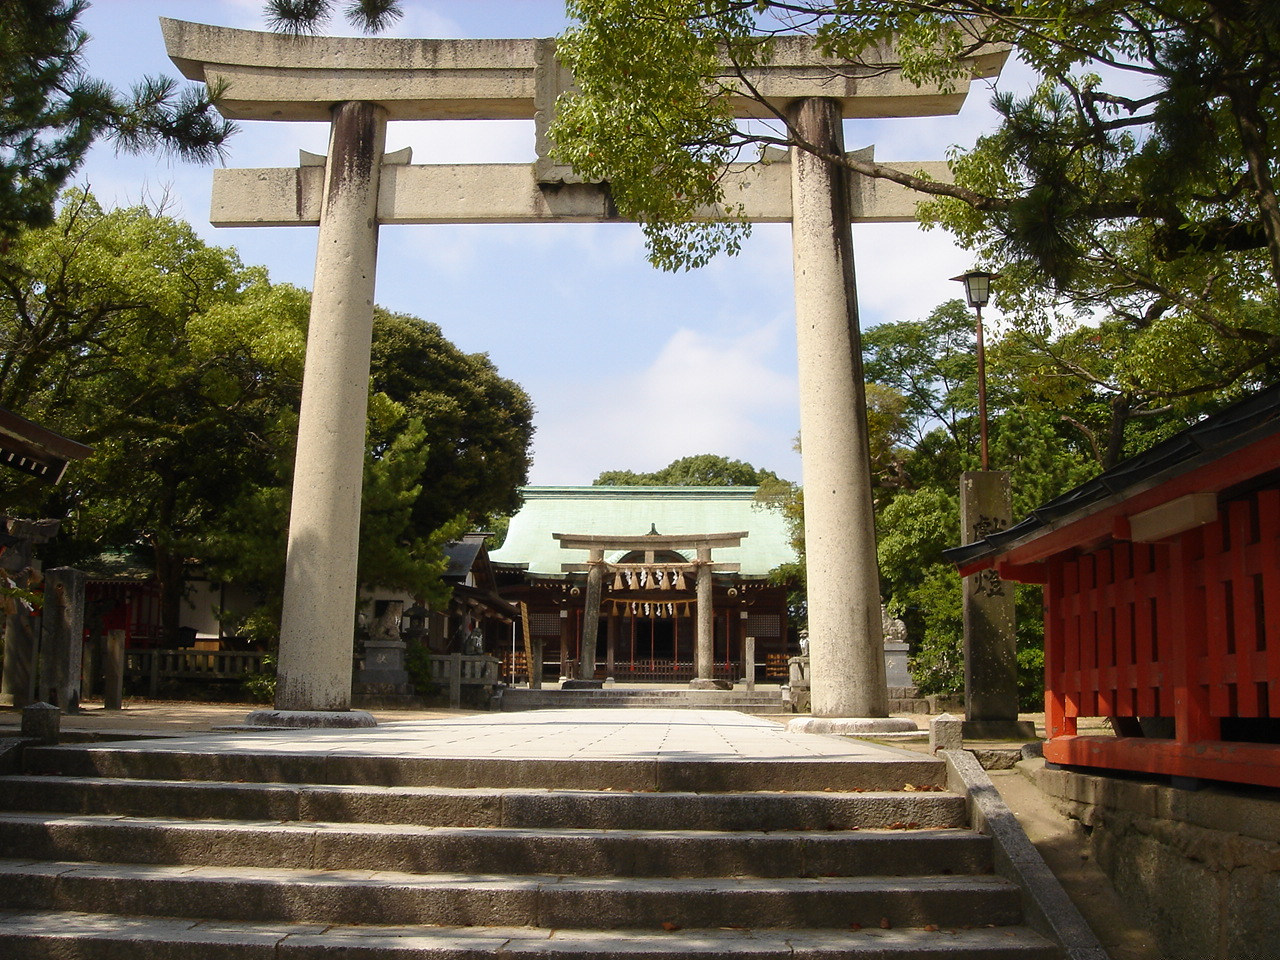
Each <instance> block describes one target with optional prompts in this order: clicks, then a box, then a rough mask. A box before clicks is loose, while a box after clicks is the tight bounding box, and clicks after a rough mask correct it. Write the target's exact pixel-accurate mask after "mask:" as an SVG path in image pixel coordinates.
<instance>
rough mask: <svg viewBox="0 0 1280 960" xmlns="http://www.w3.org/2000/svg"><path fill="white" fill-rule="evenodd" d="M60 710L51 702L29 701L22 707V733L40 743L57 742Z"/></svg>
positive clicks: (60, 716) (60, 723) (60, 717)
mask: <svg viewBox="0 0 1280 960" xmlns="http://www.w3.org/2000/svg"><path fill="white" fill-rule="evenodd" d="M61 728H62V711H61V710H59V709H58V708H57V707H55V706H54V705H53V704H52V703H30V704H27V706H25V707H23V708H22V735H23V736H24V737H27V738H29V739H31V740H39V741H40V742H41V743H57V742H58V734H59V733H60V731H61Z"/></svg>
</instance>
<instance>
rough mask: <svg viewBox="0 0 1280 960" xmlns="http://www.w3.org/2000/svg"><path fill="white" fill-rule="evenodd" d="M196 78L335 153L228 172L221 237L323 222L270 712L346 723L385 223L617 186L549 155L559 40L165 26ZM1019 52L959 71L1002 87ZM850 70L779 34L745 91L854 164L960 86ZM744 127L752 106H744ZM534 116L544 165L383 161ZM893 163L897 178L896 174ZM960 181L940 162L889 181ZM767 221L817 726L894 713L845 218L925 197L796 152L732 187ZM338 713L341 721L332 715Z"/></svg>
mask: <svg viewBox="0 0 1280 960" xmlns="http://www.w3.org/2000/svg"><path fill="white" fill-rule="evenodd" d="M161 24H162V28H163V32H164V38H165V45H166V48H167V51H168V53H169V56H170V57H171V58H172V60H173V62H174V63H175V64H176V65H177V66H178V68H179V69H180V70H181V71H182V73H183V74H184V75H185V76H187V77H188V78H190V79H193V80H202V81H205V82H206V83H208V84H209V85H210V86H211V87H214V88H216V87H218V86H222V87H223V88H224V89H223V93H222V94H221V96H220V97H219V100H218V109H219V110H220V111H221V112H222V114H223V115H224V116H226V117H228V118H229V119H234V120H292V121H325V122H328V123H330V146H329V152H328V156H327V157H324V158H319V157H306V156H304V158H303V163H302V165H301V166H300V167H298V168H296V169H260V170H218V171H215V174H214V184H213V211H212V216H211V220H212V222H213V223H214V224H215V225H218V226H319V228H320V232H319V239H318V249H317V252H316V272H315V283H314V290H313V292H312V301H311V321H310V333H309V335H308V338H307V355H306V367H305V373H304V377H303V391H302V409H301V414H300V420H299V426H298V451H297V464H296V468H295V472H294V486H293V505H292V515H291V520H290V528H289V552H288V561H287V569H286V576H285V593H284V612H283V617H282V623H281V629H280V658H279V685H278V689H277V694H276V704H275V705H276V708H277V709H278V710H285V711H347V710H349V708H350V701H351V650H352V642H353V631H354V616H353V613H354V610H355V604H356V550H355V547H354V544H356V543H357V541H358V537H359V524H360V484H361V475H362V469H363V460H364V431H365V414H366V403H367V394H368V371H369V352H370V343H371V337H372V318H373V296H374V275H375V270H376V260H377V240H378V226H379V224H383V223H546V222H553V221H573V222H602V221H610V220H614V221H616V220H618V219H619V217H618V215H617V212H616V210H615V209H614V208H613V206H612V204H611V203H610V200H609V193H608V190H607V188H606V187H603V186H602V185H600V184H593V183H583V182H581V178H579V177H577V176H576V175H575V174H574V173H573V172H572V171H571V170H570V169H569V168H566V167H561V166H557V165H556V164H555V163H554V161H553V160H552V159H551V158H550V150H549V147H550V143H549V140H548V137H547V128H548V125H549V122H550V119H551V117H552V114H553V112H554V106H555V100H556V97H557V96H559V94H560V93H562V92H564V91H565V90H567V89H569V88H570V87H571V83H572V78H571V77H569V76H568V75H567V73H566V71H565V70H564V69H563V68H562V67H561V66H560V65H559V64H558V62H557V61H556V59H555V47H554V41H551V40H401V39H383V38H376V39H368V38H328V37H290V36H284V35H279V34H271V33H260V32H255V31H246V30H233V29H227V28H222V27H212V26H205V25H202V24H193V23H185V22H182V21H176V20H167V19H165V20H162V21H161ZM1006 54H1007V51H1005V50H993V51H991V52H989V53H987V54H984V55H982V56H978V57H974V58H972V59H971V60H969V61H968V62H967V67H968V70H969V74H970V76H971V77H973V78H980V77H989V76H994V75H996V74H997V73H998V72H999V70H1000V67H1001V66H1002V65H1003V62H1004V59H1005V56H1006ZM880 60H881V63H880V64H878V65H873V66H870V67H868V66H853V65H850V64H847V63H843V62H840V61H836V60H832V59H829V58H824V57H822V56H820V55H819V54H817V53H816V52H815V51H814V50H813V47H812V44H811V42H810V41H809V39H808V38H806V37H784V38H779V39H778V42H777V45H776V48H775V54H774V57H773V60H772V62H771V64H770V65H769V66H767V67H764V68H761V69H759V70H754V71H751V72H750V73H749V74H748V79H749V80H750V81H751V83H752V85H753V87H754V88H755V90H757V91H758V92H759V93H760V94H762V95H763V96H764V97H765V98H767V100H768V102H769V103H770V104H771V105H772V106H774V107H775V108H776V109H778V110H781V111H785V113H786V115H787V116H788V117H789V118H790V119H791V120H792V122H793V123H794V124H795V125H796V126H797V128H798V130H799V131H800V133H801V134H802V135H803V136H804V137H805V139H806V140H808V141H809V142H810V143H812V144H814V145H816V146H817V147H819V148H822V149H825V150H827V151H830V152H843V150H844V143H843V140H844V137H843V129H842V123H841V120H842V118H869V117H875V118H881V117H910V116H940V115H945V114H953V113H956V112H958V111H959V109H960V107H961V105H962V104H963V102H964V99H965V97H966V96H967V93H968V89H967V86H962V87H961V88H960V89H958V90H949V89H946V88H943V87H932V86H929V85H925V86H920V87H917V86H915V85H913V84H911V83H909V82H908V81H906V80H904V79H903V78H902V76H901V74H900V71H899V70H898V69H897V68H896V67H895V65H894V63H893V60H892V54H891V51H889V50H882V51H880ZM731 102H732V103H733V104H734V107H735V111H736V113H737V115H738V116H741V117H750V116H761V115H762V113H761V108H760V105H759V104H758V103H753V102H752V101H750V100H748V99H747V98H745V97H744V98H741V99H739V98H736V97H734V98H732V101H731ZM434 119H472V120H482V119H533V120H534V121H535V132H536V138H537V156H538V159H537V160H536V161H535V162H534V163H533V164H459V165H453V164H448V165H432V166H411V165H409V163H408V161H409V157H408V151H401V152H400V153H398V154H392V155H386V156H384V153H383V150H384V144H385V140H386V125H387V122H388V121H390V120H434ZM891 165H892V164H891ZM898 165H899V166H901V167H904V168H906V169H909V170H912V171H917V170H923V171H925V172H926V173H927V174H929V175H930V176H932V177H934V178H935V179H939V180H944V179H949V172H948V170H947V167H946V164H945V163H940V162H933V163H916V162H911V163H905V164H898ZM731 176H733V177H735V178H737V179H738V181H739V182H740V183H741V184H742V185H743V190H741V191H740V192H738V191H735V199H738V200H740V202H742V203H743V204H744V205H745V208H746V211H747V216H748V217H749V218H750V219H751V220H753V221H759V222H787V221H789V222H791V224H792V243H793V262H794V271H795V297H796V331H797V353H798V357H799V382H800V431H801V436H802V437H803V448H802V454H801V456H802V465H803V469H804V484H805V543H806V552H807V556H808V564H809V569H810V570H811V571H813V573H812V575H811V576H810V577H809V592H808V599H809V643H810V648H809V649H810V657H811V664H812V712H813V715H814V716H816V717H883V716H885V714H886V712H887V702H886V689H885V676H884V658H883V640H882V636H881V626H880V595H879V574H878V570H877V565H876V543H875V527H874V518H873V514H872V502H871V475H870V457H869V453H868V438H867V428H866V403H865V395H864V389H863V381H862V358H861V344H860V333H859V328H858V315H857V300H856V290H855V286H854V272H853V238H852V231H851V229H850V223H851V222H853V221H858V222H901V221H911V220H914V213H915V198H914V195H913V194H911V192H910V191H908V190H906V189H905V188H902V187H899V186H897V185H895V184H893V183H891V182H889V181H886V180H878V179H873V178H867V177H862V176H858V175H850V174H848V173H847V172H846V171H845V169H844V168H841V167H837V166H834V165H832V164H830V163H828V162H826V161H823V160H821V159H818V158H816V157H814V156H813V155H812V154H809V153H806V152H803V151H800V150H796V149H793V150H792V151H791V154H790V157H789V162H775V163H766V164H754V165H742V166H740V167H737V168H734V169H733V170H732V171H731ZM336 719H337V718H335V720H336Z"/></svg>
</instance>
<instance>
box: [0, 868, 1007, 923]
mask: <svg viewBox="0 0 1280 960" xmlns="http://www.w3.org/2000/svg"><path fill="white" fill-rule="evenodd" d="M0 908H3V909H20V910H63V911H66V910H78V911H85V912H89V913H116V914H120V915H125V916H167V917H189V918H192V919H202V920H241V921H243V920H251V921H266V922H285V921H287V922H294V923H342V924H351V923H377V924H402V925H411V926H417V925H424V924H426V925H453V926H529V927H540V928H543V929H575V930H614V929H626V928H629V927H637V928H641V929H651V930H659V929H663V926H664V924H667V925H674V926H677V927H680V928H683V929H688V928H698V929H716V928H720V927H764V928H769V929H795V928H818V929H823V928H828V929H829V928H847V927H849V925H851V924H859V925H860V926H863V927H872V926H877V925H879V924H880V923H881V922H882V921H887V922H888V923H890V924H891V925H892V926H894V927H924V926H926V925H934V926H938V927H959V926H962V925H964V924H969V925H971V926H986V925H993V926H1010V925H1017V924H1018V923H1020V922H1021V918H1022V913H1021V905H1020V895H1019V891H1018V888H1017V887H1016V886H1014V885H1013V884H1011V883H1009V882H1008V881H1007V880H1005V879H1003V878H1001V877H996V876H945V875H940V876H927V877H883V876H875V877H803V878H796V877H769V878H756V877H746V878H739V877H706V876H703V877H694V878H666V877H663V878H651V877H631V878H627V879H626V880H625V882H620V881H619V880H618V879H616V878H614V877H582V876H552V875H537V874H533V875H511V874H506V873H492V874H480V873H427V874H418V873H407V872H401V871H394V870H291V869H285V868H265V867H205V866H190V865H177V866H174V865H156V864H119V863H100V862H85V861H66V862H64V861H35V862H31V861H22V860H0Z"/></svg>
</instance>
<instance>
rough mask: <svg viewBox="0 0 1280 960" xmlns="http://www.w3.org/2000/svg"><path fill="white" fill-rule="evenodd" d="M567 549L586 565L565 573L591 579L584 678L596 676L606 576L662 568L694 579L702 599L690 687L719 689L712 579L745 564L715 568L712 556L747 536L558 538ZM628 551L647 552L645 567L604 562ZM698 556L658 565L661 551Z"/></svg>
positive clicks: (584, 636)
mask: <svg viewBox="0 0 1280 960" xmlns="http://www.w3.org/2000/svg"><path fill="white" fill-rule="evenodd" d="M552 536H553V537H554V538H555V539H556V540H559V541H560V547H561V549H564V550H586V551H587V562H586V563H565V564H561V566H560V569H561V570H562V571H563V572H564V573H585V574H586V575H587V596H586V609H585V611H584V612H583V622H582V660H581V663H580V664H579V673H580V675H581V676H583V677H586V678H590V677H594V676H595V673H596V643H597V640H598V636H599V630H600V605H601V602H602V600H603V596H604V577H605V574H606V573H615V572H631V570H632V569H633V568H634V570H635V571H637V572H638V571H639V570H640V569H652V568H655V567H657V566H661V568H662V569H663V570H664V571H670V572H673V573H679V574H692V575H693V576H694V578H695V583H696V588H695V596H696V598H697V611H698V616H697V619H696V620H695V621H694V655H693V666H694V677H693V681H692V682H691V683H690V686H691V687H692V688H693V689H695V690H697V689H709V688H711V687H714V686H715V685H716V684H715V681H714V680H713V679H712V676H711V674H712V672H713V660H714V652H713V649H712V635H713V627H712V623H713V619H712V617H713V610H712V601H711V575H712V574H713V573H737V572H738V570H739V569H740V566H741V565H740V564H737V563H715V562H713V561H712V559H711V551H712V550H713V549H715V548H716V547H737V546H741V544H742V540H743V538H744V537H746V536H747V531H745V530H741V531H738V532H736V533H698V534H660V533H646V534H644V535H643V536H638V537H610V536H597V535H594V534H572V533H553V534H552ZM611 550H626V551H628V552H630V551H637V550H638V551H643V552H644V562H643V563H640V564H608V563H605V559H604V555H605V552H606V551H611ZM680 550H693V551H695V555H696V559H695V560H693V561H691V562H689V563H667V562H663V563H661V564H659V563H658V562H657V560H656V559H655V558H656V555H657V554H658V553H659V552H662V551H672V552H676V551H680Z"/></svg>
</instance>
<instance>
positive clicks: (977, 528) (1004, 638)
mask: <svg viewBox="0 0 1280 960" xmlns="http://www.w3.org/2000/svg"><path fill="white" fill-rule="evenodd" d="M1012 515H1013V507H1012V499H1011V496H1010V493H1009V474H1008V473H1005V472H1003V471H997V470H971V471H967V472H965V473H962V474H961V475H960V528H961V540H962V541H963V542H965V543H973V542H975V541H977V540H981V539H982V538H983V537H984V536H986V535H988V534H990V533H995V532H997V531H999V530H1004V529H1005V528H1007V527H1008V526H1009V522H1010V520H1011V518H1012ZM1015 599H1016V598H1015V595H1014V584H1012V583H1006V582H1005V581H1004V580H1002V579H1001V578H1000V575H999V574H998V573H997V572H996V571H994V570H983V571H980V572H978V573H975V574H972V575H970V576H968V577H965V578H964V606H963V610H964V701H965V720H966V723H965V733H966V735H967V736H970V737H981V736H983V735H984V734H989V735H990V736H1005V735H1008V736H1021V735H1024V734H1026V733H1027V731H1026V730H1022V729H1014V725H1015V724H1017V721H1018V650H1017V641H1016V623H1015V617H1014V601H1015ZM1002 728H1007V729H1002ZM1029 735H1030V736H1034V735H1035V732H1034V729H1032V730H1031V731H1030V734H1029Z"/></svg>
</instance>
